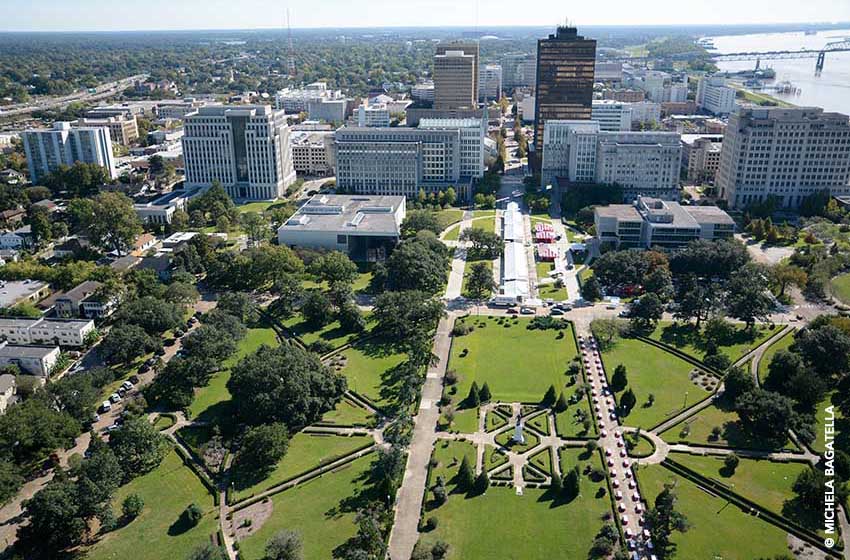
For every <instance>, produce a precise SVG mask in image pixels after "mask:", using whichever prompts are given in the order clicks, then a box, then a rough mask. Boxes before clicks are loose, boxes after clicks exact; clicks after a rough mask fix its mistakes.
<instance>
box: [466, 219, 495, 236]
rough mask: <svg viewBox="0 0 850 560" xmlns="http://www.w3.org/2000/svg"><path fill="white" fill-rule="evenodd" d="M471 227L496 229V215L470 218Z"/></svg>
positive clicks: (488, 229)
mask: <svg viewBox="0 0 850 560" xmlns="http://www.w3.org/2000/svg"><path fill="white" fill-rule="evenodd" d="M472 227H473V228H475V229H483V230H484V231H489V232H495V231H496V217H495V216H489V217H486V218H475V219H473V220H472Z"/></svg>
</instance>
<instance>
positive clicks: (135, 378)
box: [130, 364, 153, 385]
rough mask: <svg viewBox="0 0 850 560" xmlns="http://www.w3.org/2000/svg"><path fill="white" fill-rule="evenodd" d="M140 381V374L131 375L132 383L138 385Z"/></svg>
mask: <svg viewBox="0 0 850 560" xmlns="http://www.w3.org/2000/svg"><path fill="white" fill-rule="evenodd" d="M151 365H153V364H151ZM138 382H139V376H138V375H131V376H130V383H132V384H133V385H136V384H137V383H138Z"/></svg>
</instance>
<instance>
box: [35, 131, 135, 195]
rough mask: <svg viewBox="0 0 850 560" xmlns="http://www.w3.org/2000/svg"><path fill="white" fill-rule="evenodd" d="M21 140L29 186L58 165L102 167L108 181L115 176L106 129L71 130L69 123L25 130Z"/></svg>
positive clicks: (110, 143)
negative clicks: (80, 164)
mask: <svg viewBox="0 0 850 560" xmlns="http://www.w3.org/2000/svg"><path fill="white" fill-rule="evenodd" d="M22 137H23V141H24V152H25V153H26V154H27V165H28V166H29V171H30V180H31V181H32V182H33V183H38V182H39V181H40V180H41V179H43V178H44V176H45V175H49V174H50V173H51V172H53V171H55V170H56V169H57V168H59V166H60V165H74V163H77V162H80V163H94V164H97V165H99V166H101V167H103V168H105V169H106V170H107V171H108V172H109V176H110V177H111V178H113V179H115V178H117V177H118V173H117V172H116V171H115V159H114V157H113V154H112V139H111V137H110V135H109V128H107V127H72V126H71V123H69V122H56V123H53V128H51V129H33V130H27V131H26V132H24V133H23V134H22Z"/></svg>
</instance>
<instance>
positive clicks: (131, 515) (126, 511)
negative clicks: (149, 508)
mask: <svg viewBox="0 0 850 560" xmlns="http://www.w3.org/2000/svg"><path fill="white" fill-rule="evenodd" d="M144 507H145V501H144V500H143V499H142V497H141V496H139V495H138V494H130V495H129V496H127V497H126V498H124V502H123V503H122V504H121V514H122V515H123V516H124V519H126V520H127V521H132V520H133V519H135V518H137V517H138V516H139V515H140V514H141V513H142V509H143V508H144Z"/></svg>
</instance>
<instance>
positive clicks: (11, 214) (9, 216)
mask: <svg viewBox="0 0 850 560" xmlns="http://www.w3.org/2000/svg"><path fill="white" fill-rule="evenodd" d="M26 215H27V213H26V211H24V209H23V208H21V207H20V206H19V207H17V208H11V209H9V210H3V211H2V212H0V222H2V223H4V224H6V225H7V226H13V225H15V224H19V223H21V222H22V221H23V220H24V216H26Z"/></svg>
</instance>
